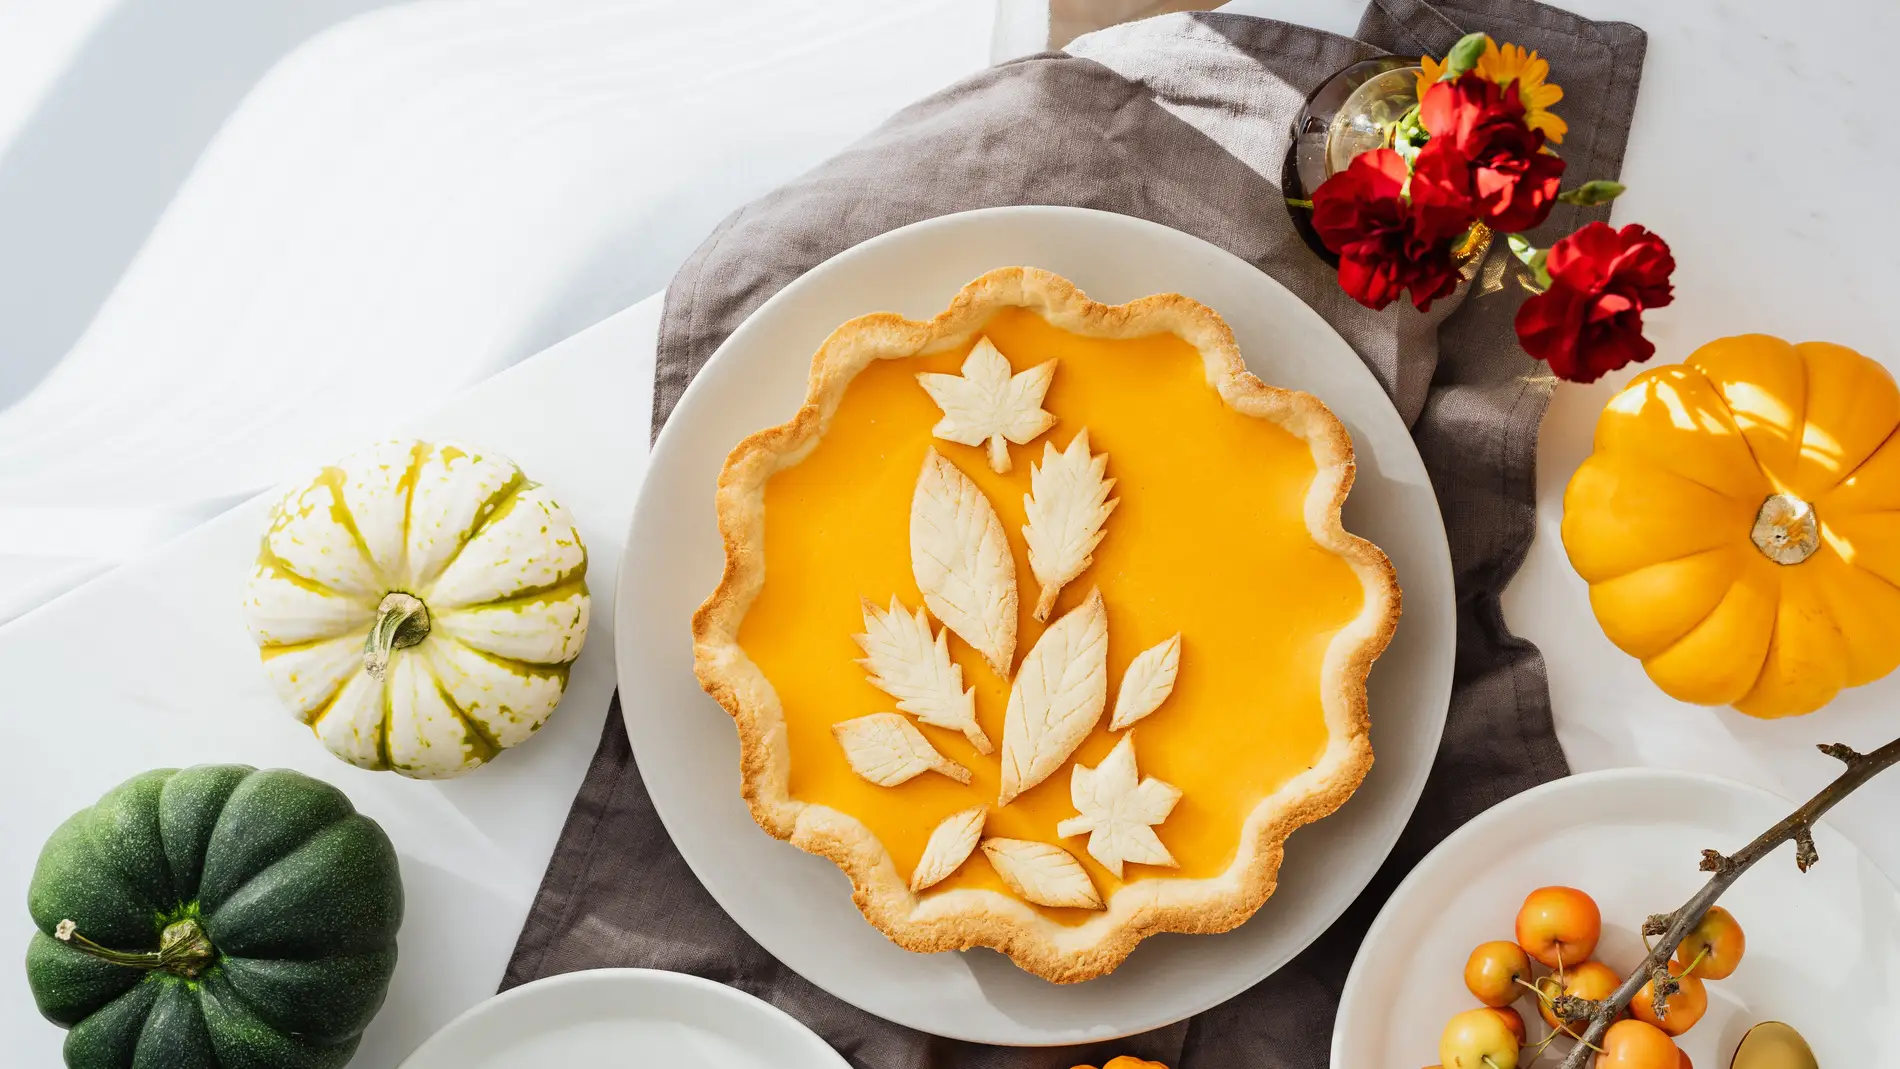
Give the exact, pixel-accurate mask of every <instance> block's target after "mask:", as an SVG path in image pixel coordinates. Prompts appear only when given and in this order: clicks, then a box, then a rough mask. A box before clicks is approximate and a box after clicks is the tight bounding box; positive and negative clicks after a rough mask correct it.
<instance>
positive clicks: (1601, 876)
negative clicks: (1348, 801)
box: [1332, 768, 1900, 1069]
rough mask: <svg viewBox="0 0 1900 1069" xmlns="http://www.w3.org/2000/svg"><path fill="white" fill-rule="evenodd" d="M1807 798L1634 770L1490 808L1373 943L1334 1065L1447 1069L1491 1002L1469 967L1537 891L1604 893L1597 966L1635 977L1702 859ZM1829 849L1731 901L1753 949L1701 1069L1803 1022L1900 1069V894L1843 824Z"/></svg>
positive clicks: (1410, 884)
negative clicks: (1898, 1023)
mask: <svg viewBox="0 0 1900 1069" xmlns="http://www.w3.org/2000/svg"><path fill="white" fill-rule="evenodd" d="M1821 771H1823V772H1825V773H1827V774H1832V772H1833V771H1834V770H1832V769H1823V770H1821ZM1822 783H1823V781H1822V780H1820V779H1819V778H1818V777H1817V779H1816V781H1815V784H1814V786H1815V789H1816V790H1819V789H1820V787H1821V786H1822ZM1796 804H1797V803H1795V802H1791V801H1788V800H1787V799H1785V798H1779V797H1776V796H1775V795H1773V794H1770V793H1768V792H1767V791H1764V790H1761V789H1759V788H1756V787H1750V786H1747V785H1745V784H1741V783H1736V782H1733V781H1731V780H1725V779H1719V778H1717V777H1714V776H1704V775H1697V774H1692V773H1687V772H1670V771H1665V770H1662V769H1636V768H1631V769H1613V770H1610V771H1605V772H1592V773H1587V774H1584V775H1580V776H1571V777H1569V778H1568V779H1561V780H1555V781H1553V782H1551V783H1546V784H1544V785H1543V786H1541V787H1537V788H1535V789H1533V790H1529V791H1525V792H1524V793H1523V794H1520V795H1518V796H1517V797H1515V798H1512V799H1510V800H1509V801H1506V802H1503V803H1501V804H1499V805H1498V806H1496V807H1494V808H1492V809H1490V810H1488V811H1487V812H1485V813H1484V814H1483V815H1481V816H1479V817H1478V818H1477V819H1475V820H1473V821H1471V822H1470V823H1469V824H1466V825H1465V826H1464V827H1462V828H1459V829H1458V830H1457V831H1456V832H1454V833H1453V834H1452V835H1451V836H1450V837H1449V838H1447V839H1446V840H1445V841H1444V842H1443V843H1440V844H1439V846H1438V848H1437V849H1436V850H1433V851H1432V852H1431V854H1430V855H1428V856H1427V857H1426V858H1425V860H1424V861H1422V862H1420V863H1419V866H1418V867H1417V868H1415V869H1413V870H1412V873H1411V875H1410V876H1408V877H1406V879H1405V882H1404V883H1402V884H1400V885H1399V888H1398V890H1397V891H1395V892H1394V893H1393V895H1392V897H1391V899H1390V900H1388V901H1387V902H1386V906H1385V909H1384V910H1383V911H1381V912H1380V914H1379V918H1378V920H1376V921H1374V922H1373V925H1372V928H1371V929H1370V930H1369V931H1368V932H1367V933H1366V941H1365V943H1364V944H1363V945H1362V946H1361V947H1360V949H1359V956H1358V958H1357V959H1355V960H1354V962H1353V966H1352V974H1351V975H1350V976H1349V977H1348V978H1347V980H1346V991H1345V995H1344V997H1343V999H1342V1000H1341V1002H1340V1006H1339V1017H1338V1019H1337V1020H1336V1022H1335V1024H1334V1028H1333V1060H1332V1065H1333V1069H1366V1067H1368V1066H1405V1067H1408V1069H1409V1067H1411V1066H1419V1065H1431V1064H1433V1063H1435V1062H1437V1061H1438V1036H1439V1033H1440V1031H1442V1030H1443V1028H1444V1026H1445V1021H1446V1020H1448V1019H1449V1018H1450V1017H1451V1016H1452V1015H1453V1014H1455V1013H1457V1012H1458V1011H1460V1010H1465V1009H1470V1008H1471V1007H1472V1006H1475V1005H1477V1001H1476V1000H1475V999H1473V998H1472V997H1471V995H1470V993H1469V992H1467V991H1466V990H1465V986H1464V980H1463V976H1464V966H1465V957H1466V956H1467V955H1468V954H1470V953H1471V948H1473V947H1475V946H1477V945H1478V944H1479V943H1482V942H1484V941H1486V940H1489V939H1510V938H1512V927H1513V919H1514V918H1515V917H1516V916H1517V909H1518V906H1519V905H1521V904H1522V903H1523V901H1524V896H1525V895H1526V894H1528V893H1529V892H1530V891H1532V890H1533V889H1535V888H1538V887H1544V886H1548V885H1551V884H1564V885H1568V886H1571V887H1578V888H1581V889H1583V890H1584V891H1587V892H1589V894H1590V895H1591V897H1593V898H1595V899H1596V901H1597V904H1598V905H1599V906H1600V907H1601V908H1602V910H1603V940H1602V942H1601V943H1599V944H1598V952H1597V956H1598V958H1600V959H1601V960H1603V961H1604V962H1605V963H1607V964H1609V965H1610V966H1612V967H1613V968H1615V969H1616V970H1617V971H1618V972H1622V971H1624V970H1626V969H1630V968H1634V967H1635V965H1636V963H1637V962H1638V961H1641V960H1642V955H1643V943H1642V936H1641V935H1640V934H1639V926H1640V925H1641V924H1642V922H1643V918H1644V917H1646V916H1648V915H1649V914H1651V913H1666V912H1668V911H1669V910H1672V909H1674V908H1676V907H1677V906H1679V905H1681V904H1682V903H1683V902H1685V901H1687V900H1688V898H1689V896H1690V895H1691V894H1693V893H1694V892H1695V890H1696V888H1698V887H1700V886H1702V884H1703V882H1704V881H1705V880H1707V879H1708V874H1707V873H1703V872H1698V871H1697V870H1696V864H1697V862H1698V861H1700V860H1701V856H1702V850H1703V849H1704V848H1705V847H1706V848H1708V849H1711V850H1720V851H1722V852H1723V853H1732V852H1734V851H1735V850H1737V849H1739V848H1740V847H1742V846H1743V845H1744V844H1746V843H1748V842H1749V841H1750V840H1752V839H1754V838H1755V836H1757V835H1759V834H1761V833H1762V832H1764V831H1766V830H1768V828H1770V827H1771V826H1773V825H1774V824H1775V822H1776V821H1779V820H1780V819H1781V818H1783V817H1785V816H1787V815H1788V813H1789V812H1791V811H1792V810H1793V809H1794V808H1795V805H1796ZM1814 843H1815V846H1816V847H1817V848H1818V849H1819V850H1820V852H1821V860H1820V863H1819V864H1817V865H1815V866H1814V868H1812V869H1810V870H1809V871H1808V872H1807V873H1805V874H1804V873H1802V872H1800V871H1799V870H1798V869H1796V868H1795V865H1794V848H1793V847H1792V846H1784V847H1782V848H1781V849H1780V850H1779V851H1777V852H1776V853H1774V854H1773V855H1771V856H1769V857H1766V858H1763V859H1762V860H1761V861H1759V862H1757V863H1756V865H1755V867H1754V868H1752V869H1750V870H1749V871H1748V872H1747V873H1746V874H1744V875H1743V876H1742V878H1741V879H1740V880H1738V881H1736V884H1735V886H1734V887H1732V888H1730V889H1729V891H1728V893H1726V894H1724V895H1723V896H1722V905H1723V906H1725V907H1727V908H1728V909H1729V910H1730V911H1731V912H1733V913H1734V914H1735V917H1736V919H1737V920H1739V921H1741V924H1742V930H1743V932H1744V934H1745V935H1746V936H1747V937H1748V949H1747V951H1746V952H1745V953H1744V955H1743V957H1742V964H1741V967H1740V968H1739V969H1737V970H1736V971H1735V973H1734V974H1733V975H1731V976H1730V977H1728V978H1727V979H1725V980H1721V981H1713V980H1712V981H1710V982H1709V983H1708V991H1709V1008H1708V1012H1707V1013H1706V1014H1705V1015H1704V1016H1703V1018H1702V1020H1701V1021H1700V1022H1699V1023H1698V1024H1697V1025H1696V1026H1695V1027H1694V1028H1692V1029H1690V1031H1689V1032H1688V1034H1686V1035H1684V1036H1683V1037H1681V1039H1680V1040H1679V1041H1678V1042H1679V1044H1680V1045H1681V1047H1682V1049H1683V1050H1684V1051H1685V1052H1686V1053H1687V1054H1688V1055H1689V1057H1690V1058H1691V1059H1692V1060H1693V1061H1694V1062H1695V1064H1696V1065H1697V1066H1703V1067H1710V1069H1713V1067H1718V1066H1726V1065H1728V1063H1729V1059H1730V1058H1731V1057H1733V1056H1734V1053H1735V1045H1736V1044H1737V1043H1739V1042H1740V1041H1741V1038H1742V1034H1743V1033H1744V1032H1746V1031H1748V1029H1749V1027H1750V1026H1751V1025H1753V1024H1756V1023H1758V1022H1760V1021H1764V1020H1779V1021H1786V1022H1788V1023H1789V1024H1791V1025H1793V1026H1794V1027H1795V1028H1796V1029H1797V1030H1798V1031H1800V1032H1801V1034H1802V1035H1803V1036H1805V1037H1806V1038H1807V1040H1808V1042H1809V1043H1810V1044H1811V1045H1812V1046H1813V1048H1814V1053H1815V1056H1816V1058H1818V1059H1819V1061H1820V1063H1821V1064H1822V1065H1825V1066H1837V1065H1839V1066H1848V1065H1900V1033H1897V1032H1896V1031H1895V1030H1894V1027H1893V1011H1894V1007H1896V1006H1900V891H1896V890H1895V888H1894V885H1893V883H1892V882H1891V881H1889V880H1888V878H1887V877H1886V875H1884V874H1883V873H1882V872H1881V871H1880V870H1879V869H1878V868H1876V867H1875V866H1874V864H1873V863H1872V862H1871V861H1869V860H1867V858H1866V857H1865V856H1864V855H1862V853H1861V852H1860V850H1859V849H1857V848H1856V847H1855V846H1854V844H1853V843H1852V842H1849V841H1848V840H1847V839H1846V838H1844V837H1842V836H1841V835H1840V833H1838V832H1836V831H1835V830H1834V829H1832V828H1830V827H1828V826H1827V825H1826V824H1823V825H1821V826H1820V827H1818V828H1816V829H1815V832H1814ZM1533 1009H1534V1007H1533V1006H1532V1005H1531V1003H1530V1000H1528V999H1526V1000H1525V1001H1524V1002H1523V1003H1521V1004H1520V1005H1519V1007H1518V1012H1520V1013H1523V1014H1525V1015H1526V1020H1531V1018H1530V1016H1529V1015H1530V1014H1531V1013H1532V1011H1533ZM1541 1034H1542V1022H1533V1024H1532V1035H1533V1036H1534V1037H1535V1036H1539V1035H1541ZM1552 1064H1554V1062H1552Z"/></svg>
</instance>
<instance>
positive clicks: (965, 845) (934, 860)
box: [910, 805, 988, 891]
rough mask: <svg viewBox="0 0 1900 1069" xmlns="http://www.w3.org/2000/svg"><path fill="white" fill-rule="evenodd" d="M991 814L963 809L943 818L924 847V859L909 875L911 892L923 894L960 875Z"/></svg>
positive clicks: (979, 810) (979, 808)
mask: <svg viewBox="0 0 1900 1069" xmlns="http://www.w3.org/2000/svg"><path fill="white" fill-rule="evenodd" d="M986 816H988V811H987V810H986V809H984V808H983V807H982V806H980V805H973V806H971V807H970V808H968V809H961V810H958V811H957V812H955V813H952V814H950V815H949V816H947V817H945V818H943V820H942V821H941V822H940V823H938V825H937V826H936V828H934V829H932V830H931V832H930V840H929V841H928V842H926V843H924V856H923V857H921V858H919V859H918V861H917V868H916V870H915V871H913V872H912V873H911V874H910V889H911V890H913V891H921V890H923V889H924V888H926V887H930V886H932V885H934V884H936V883H938V882H940V881H942V880H943V879H944V878H945V877H947V876H949V875H950V874H951V873H953V872H955V871H957V869H958V867H960V866H961V865H962V864H963V863H964V861H966V860H968V859H969V856H970V853H971V851H973V850H975V849H976V843H977V840H978V839H981V838H982V837H983V819H984V817H986Z"/></svg>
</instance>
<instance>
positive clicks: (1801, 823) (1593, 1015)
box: [1553, 739, 1900, 1069]
mask: <svg viewBox="0 0 1900 1069" xmlns="http://www.w3.org/2000/svg"><path fill="white" fill-rule="evenodd" d="M1818 749H1819V750H1820V751H1821V752H1822V753H1824V754H1826V755H1828V756H1829V757H1832V758H1834V759H1835V760H1837V761H1840V762H1841V763H1842V764H1844V765H1846V766H1847V769H1846V771H1844V772H1842V773H1841V774H1840V775H1839V776H1838V777H1836V778H1835V780H1834V782H1832V783H1830V784H1828V785H1827V786H1826V787H1825V788H1823V789H1822V790H1821V792H1820V793H1819V794H1816V795H1815V796H1814V797H1812V798H1810V799H1808V800H1807V802H1806V803H1804V804H1803V805H1802V806H1801V807H1800V808H1799V809H1796V810H1795V811H1794V812H1792V813H1790V814H1788V816H1787V817H1786V818H1784V819H1783V820H1782V821H1781V823H1779V824H1776V825H1775V826H1774V827H1772V828H1769V829H1768V830H1767V831H1765V832H1762V833H1761V834H1760V835H1759V836H1756V838H1755V841H1754V842H1751V843H1749V844H1748V845H1747V846H1744V847H1742V848H1741V849H1740V850H1738V851H1736V852H1735V853H1733V854H1726V855H1725V854H1722V853H1720V852H1718V851H1715V850H1704V851H1702V865H1701V867H1702V871H1704V872H1709V873H1714V875H1712V876H1710V877H1709V882H1708V883H1705V884H1703V885H1702V889H1701V890H1700V891H1697V892H1696V893H1695V895H1694V896H1693V897H1691V898H1690V899H1689V901H1687V902H1684V903H1683V904H1682V906H1681V907H1680V908H1679V909H1677V910H1676V911H1675V912H1674V913H1656V914H1652V915H1651V916H1650V917H1649V918H1648V919H1647V920H1645V921H1644V922H1643V934H1644V935H1646V936H1659V937H1660V938H1659V939H1658V940H1657V942H1656V943H1655V945H1654V946H1653V947H1652V948H1651V949H1650V952H1649V956H1648V957H1646V958H1644V959H1643V963H1642V964H1641V965H1638V966H1637V967H1636V968H1635V969H1634V970H1632V971H1631V972H1630V974H1629V976H1628V977H1627V978H1625V979H1624V981H1623V983H1622V986H1620V987H1618V988H1617V989H1616V991H1615V993H1614V994H1612V995H1611V996H1610V997H1609V998H1606V999H1600V1000H1591V999H1580V998H1574V997H1570V996H1565V997H1563V998H1561V999H1558V1000H1557V1001H1558V1002H1562V1003H1564V1005H1563V1008H1562V1009H1555V1008H1553V1012H1555V1013H1557V1015H1558V1018H1559V1019H1560V1020H1561V1019H1566V1018H1569V1019H1587V1020H1588V1021H1589V1027H1588V1028H1586V1029H1585V1030H1584V1033H1583V1039H1582V1042H1580V1043H1578V1044H1577V1045H1576V1046H1575V1047H1574V1048H1572V1050H1571V1051H1570V1054H1569V1056H1568V1057H1566V1058H1564V1061H1563V1065H1562V1067H1561V1069H1584V1066H1585V1065H1586V1064H1588V1063H1589V1061H1590V1058H1591V1056H1592V1054H1593V1051H1592V1049H1591V1048H1592V1047H1595V1046H1598V1045H1599V1044H1600V1042H1601V1040H1602V1039H1603V1033H1604V1032H1606V1031H1608V1030H1609V1027H1610V1023H1611V1022H1612V1021H1614V1020H1616V1017H1617V1015H1618V1014H1620V1013H1622V1012H1623V1010H1624V1008H1625V1007H1627V1006H1628V1005H1629V1004H1630V1000H1631V999H1634V998H1635V997H1636V993H1637V992H1638V991H1640V990H1642V987H1643V985H1644V984H1646V983H1649V982H1650V981H1651V980H1652V979H1653V980H1655V981H1656V989H1655V996H1656V1002H1657V1008H1658V1009H1659V1010H1660V1009H1661V1003H1662V1000H1663V999H1665V998H1667V997H1668V995H1667V994H1666V993H1665V990H1664V989H1665V986H1668V987H1674V986H1676V985H1675V983H1674V981H1673V980H1665V979H1664V978H1665V977H1667V976H1669V975H1670V974H1669V972H1668V969H1669V958H1670V956H1671V955H1673V954H1674V953H1675V952H1676V948H1677V947H1679V946H1681V945H1682V941H1683V940H1684V939H1685V938H1687V937H1688V935H1689V933H1690V932H1692V931H1694V930H1695V926H1696V925H1698V924H1700V923H1702V916H1703V914H1705V913H1707V912H1708V911H1709V907H1710V906H1713V905H1714V904H1715V900H1716V899H1718V898H1720V897H1722V893H1723V892H1724V891H1727V890H1728V889H1729V888H1730V887H1731V886H1733V885H1734V883H1735V881H1736V880H1738V879H1740V878H1741V875H1742V873H1744V872H1747V871H1748V870H1749V867H1750V866H1752V865H1754V864H1755V862H1757V861H1760V860H1761V859H1762V858H1764V857H1767V856H1768V855H1769V854H1771V853H1774V851H1775V850H1776V849H1777V848H1778V847H1780V846H1781V844H1783V843H1789V842H1791V843H1794V844H1795V854H1794V860H1795V864H1796V865H1797V866H1799V867H1800V869H1801V871H1802V872H1806V871H1808V869H1809V868H1811V867H1813V865H1814V863H1815V862H1816V861H1819V860H1820V854H1819V853H1817V852H1816V851H1815V849H1814V824H1815V822H1816V821H1818V820H1820V819H1821V816H1822V814H1824V813H1826V812H1827V811H1828V810H1830V809H1832V808H1834V806H1835V805H1836V804H1837V803H1839V802H1840V800H1841V799H1843V798H1845V797H1847V796H1848V795H1850V794H1852V793H1854V791H1856V790H1858V789H1859V788H1860V786H1861V785H1862V784H1864V783H1866V782H1867V781H1868V780H1870V779H1873V778H1874V777H1875V776H1877V775H1879V774H1880V773H1881V772H1883V771H1885V770H1886V769H1888V768H1890V767H1892V766H1893V765H1894V764H1895V763H1896V762H1900V739H1895V740H1893V741H1892V742H1890V743H1888V744H1886V745H1885V746H1882V747H1881V748H1880V749H1878V750H1875V751H1874V752H1872V753H1865V754H1864V753H1861V752H1859V751H1857V750H1855V749H1853V748H1852V747H1849V746H1845V745H1842V744H1841V743H1838V742H1833V743H1828V744H1827V745H1825V746H1821V747H1818ZM1660 1015H1661V1014H1660V1013H1659V1014H1658V1016H1660Z"/></svg>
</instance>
